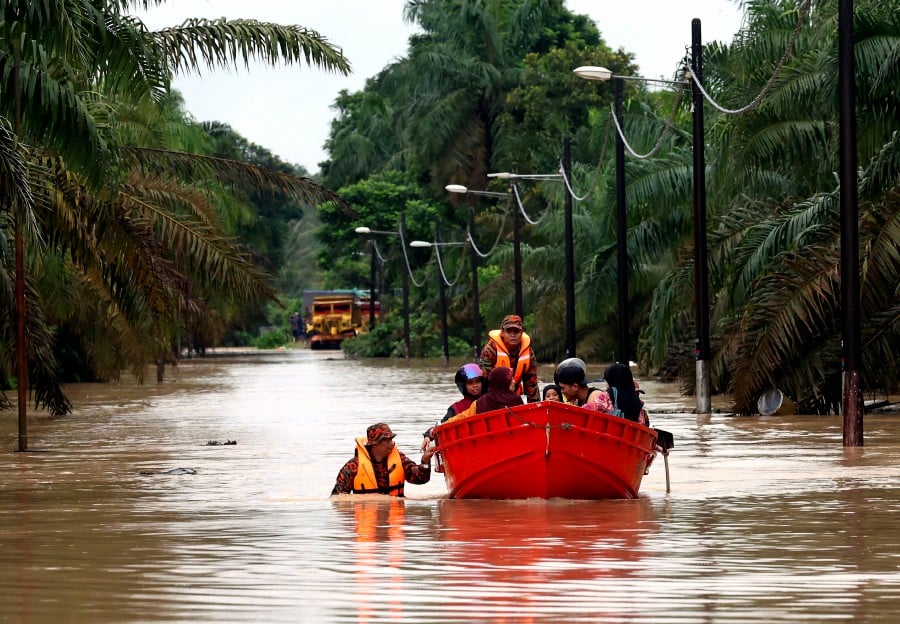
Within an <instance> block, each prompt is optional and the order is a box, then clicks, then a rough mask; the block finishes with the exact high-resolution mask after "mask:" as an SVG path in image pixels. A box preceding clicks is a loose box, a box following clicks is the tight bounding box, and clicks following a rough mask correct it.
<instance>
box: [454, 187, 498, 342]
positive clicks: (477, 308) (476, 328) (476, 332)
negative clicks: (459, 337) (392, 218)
mask: <svg viewBox="0 0 900 624" xmlns="http://www.w3.org/2000/svg"><path fill="white" fill-rule="evenodd" d="M444 189H445V190H447V191H448V192H450V193H458V194H462V195H480V196H483V197H508V194H507V193H496V192H494V191H473V190H469V189H468V188H466V187H465V186H463V185H462V184H448V185H447V186H445V187H444ZM474 230H475V207H474V206H472V205H469V217H468V231H469V233H470V234H469V235H470V236H471V232H473V231H474ZM470 247H471V256H470V258H471V262H472V343H473V347H474V352H475V358H477V357H478V355H479V351H480V349H481V302H480V301H479V299H478V251H477V250H476V249H475V245H474V243H472V242H471V241H470Z"/></svg>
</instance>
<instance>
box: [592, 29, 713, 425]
mask: <svg viewBox="0 0 900 624" xmlns="http://www.w3.org/2000/svg"><path fill="white" fill-rule="evenodd" d="M695 21H696V22H697V25H696V34H695V47H694V50H693V51H694V54H695V58H696V59H698V60H699V58H700V57H699V47H700V46H699V37H700V30H699V28H700V25H699V20H695ZM575 74H576V75H578V76H580V77H581V78H585V79H586V80H601V81H607V80H612V81H613V90H614V91H613V94H614V98H615V101H614V114H615V116H616V122H617V124H618V126H619V127H620V128H621V127H622V91H621V88H622V81H623V80H633V81H636V82H654V83H666V84H684V83H683V81H672V80H659V79H648V78H642V77H640V76H618V75H615V74H613V73H612V71H610V70H608V69H606V68H605V67H593V66H584V67H579V68H577V69H575ZM694 93H695V97H694V100H693V107H692V119H693V126H694V165H693V166H694V172H693V175H694V178H693V179H694V254H695V255H694V270H695V277H694V318H695V320H696V330H697V351H696V355H697V412H698V413H709V411H710V396H709V364H708V363H709V357H710V355H709V353H710V348H709V323H708V320H707V319H708V318H709V291H708V288H707V281H708V278H707V267H706V264H707V260H706V186H705V169H706V167H705V164H704V156H703V99H702V94H700V93H699V90H698V89H697V87H696V85H694ZM698 97H699V100H698ZM698 146H699V150H698ZM624 147H625V141H624V140H623V138H622V136H621V134H620V133H619V132H618V131H617V132H616V205H617V212H616V221H617V227H616V233H617V241H618V245H619V256H618V262H617V267H618V272H619V278H620V281H619V315H620V316H621V317H623V318H622V320H621V321H620V326H619V327H620V335H619V340H620V347H619V350H620V351H622V350H623V346H622V344H623V343H624V352H625V354H626V355H628V350H629V349H628V345H629V343H628V342H627V336H628V334H627V332H628V328H627V323H628V318H627V315H628V304H627V294H628V286H627V281H625V282H624V283H623V282H622V275H623V273H624V274H626V280H627V271H628V255H627V253H628V251H627V248H626V247H625V235H626V233H627V229H626V221H625V219H626V216H627V215H626V209H625V152H624ZM623 301H624V303H623ZM623 359H625V360H626V362H627V358H623Z"/></svg>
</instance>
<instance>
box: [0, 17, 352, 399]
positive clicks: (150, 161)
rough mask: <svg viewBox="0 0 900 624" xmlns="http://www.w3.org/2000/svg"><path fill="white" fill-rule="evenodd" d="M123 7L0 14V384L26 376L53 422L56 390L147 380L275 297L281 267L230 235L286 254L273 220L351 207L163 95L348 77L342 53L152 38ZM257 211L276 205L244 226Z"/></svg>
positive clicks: (281, 33)
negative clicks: (296, 77) (268, 73)
mask: <svg viewBox="0 0 900 624" xmlns="http://www.w3.org/2000/svg"><path fill="white" fill-rule="evenodd" d="M159 3H160V2H153V1H151V0H146V1H145V2H143V4H144V6H148V5H152V4H159ZM130 4H131V3H128V2H121V1H110V0H42V1H41V2H32V1H28V0H10V1H0V77H2V78H0V80H2V81H3V82H2V85H0V189H2V192H0V194H2V197H0V202H2V203H0V308H2V310H3V311H4V313H3V314H0V388H3V387H5V386H7V385H12V383H18V384H19V387H25V384H24V383H23V382H25V380H24V379H17V380H15V381H13V379H14V377H15V376H16V364H17V363H19V362H25V363H26V364H27V369H28V377H29V378H30V384H28V388H29V390H30V391H31V393H32V396H33V398H34V401H35V403H36V404H37V405H39V406H43V407H46V408H48V409H49V410H51V411H53V412H54V413H64V412H65V411H67V410H68V409H69V407H70V406H69V403H68V400H67V399H66V397H65V395H64V394H63V393H62V391H61V386H60V382H61V381H63V380H65V379H108V378H114V377H116V376H118V375H119V373H120V371H121V370H122V369H128V368H130V369H131V370H132V371H133V372H134V373H135V374H136V375H138V376H142V375H143V371H144V367H145V366H146V364H147V362H150V361H156V360H161V359H164V358H166V357H167V356H168V354H169V353H170V351H171V350H172V347H173V345H175V346H177V345H178V344H179V342H180V341H182V340H183V339H184V338H185V336H190V337H191V339H192V340H194V341H195V344H194V346H195V347H196V346H198V345H197V344H196V342H199V343H201V345H202V344H209V343H211V342H212V341H214V340H217V338H218V335H220V334H221V332H222V330H223V328H224V324H225V322H226V319H229V318H232V317H233V316H234V313H235V311H236V310H240V309H241V308H242V307H244V306H251V307H255V306H259V305H260V303H261V302H263V301H266V300H272V299H275V298H276V297H277V295H278V293H277V291H276V290H275V289H274V288H273V285H272V281H271V275H270V272H269V269H270V268H271V267H267V266H265V265H264V264H261V263H260V262H259V260H260V258H261V256H260V254H259V253H257V254H254V253H252V252H251V251H250V249H249V247H247V246H246V245H242V244H241V243H240V242H239V241H238V240H237V239H236V238H235V235H240V236H243V237H245V238H246V239H247V241H248V242H251V243H253V244H254V245H258V246H259V247H258V248H259V249H260V250H262V253H268V254H271V255H272V256H275V257H277V255H278V254H280V253H281V251H280V246H282V241H281V238H280V237H281V236H282V233H281V232H277V233H276V232H275V230H276V229H277V228H275V227H273V226H272V225H271V223H270V222H266V219H267V218H270V217H271V216H272V215H271V214H268V213H273V212H274V213H277V211H279V210H283V209H284V208H285V207H286V206H294V207H292V208H289V209H290V210H294V211H296V207H295V206H297V205H298V203H299V204H310V203H318V202H320V201H325V200H330V201H335V202H339V201H340V200H339V198H338V197H337V196H336V195H334V194H333V193H331V192H329V191H327V190H326V189H325V188H323V187H321V186H318V185H316V184H314V183H313V182H312V181H310V180H309V179H307V178H304V177H299V176H298V175H297V172H295V171H286V170H285V169H284V167H281V166H280V164H279V163H276V162H274V160H273V159H272V157H271V155H269V154H267V153H265V152H264V151H261V150H258V149H251V147H252V146H246V145H239V144H240V141H239V140H237V139H236V138H235V137H230V141H231V145H230V146H229V145H227V141H223V140H222V138H221V137H217V136H213V135H215V133H214V132H205V131H204V129H203V128H202V127H200V126H198V125H197V124H194V123H192V122H190V121H189V120H188V118H187V116H186V115H185V113H184V111H183V110H182V109H181V103H180V101H179V100H178V98H177V96H176V95H174V94H173V93H172V92H171V90H170V84H171V79H172V77H173V76H174V75H175V74H176V73H183V72H197V71H199V70H201V69H213V68H219V67H222V68H233V67H239V66H242V65H246V64H247V63H248V61H250V60H254V59H259V60H263V61H265V62H270V63H274V62H283V63H287V64H312V65H315V66H317V67H320V68H323V69H326V70H329V71H339V72H344V73H346V72H347V71H348V69H349V65H348V63H347V61H346V60H345V59H344V58H343V56H342V55H341V54H340V53H339V52H338V51H337V50H335V49H334V48H333V47H332V46H331V45H330V44H328V42H327V41H326V40H325V39H324V38H323V37H322V36H321V35H319V34H318V33H316V32H314V31H310V30H307V29H304V28H301V27H297V26H282V25H278V24H267V23H262V22H257V21H253V20H235V21H228V20H224V19H222V20H216V21H206V20H187V21H186V22H184V23H183V24H181V25H180V26H176V27H172V28H166V29H162V30H160V31H156V32H152V31H149V30H147V29H146V28H145V26H144V24H143V23H141V21H140V20H138V19H136V18H134V17H132V16H130V15H129V14H128V13H127V10H128V8H129V6H130ZM235 145H237V146H238V147H239V148H240V149H241V150H242V152H243V153H241V154H237V153H230V152H228V149H226V148H233V147H235ZM223 156H224V157H223ZM233 156H241V158H240V161H235V160H228V159H227V158H229V157H233ZM273 165H275V166H276V167H275V168H269V167H272V166H273ZM252 197H255V198H256V199H260V198H262V197H271V198H275V199H272V203H270V204H267V205H266V206H264V209H263V210H261V211H260V212H258V213H257V214H256V215H253V218H252V219H251V218H245V216H246V215H247V213H246V211H245V202H246V200H247V199H248V198H252ZM284 198H289V199H290V200H291V202H284V201H283V199H284ZM274 216H277V217H278V218H281V217H282V216H283V215H278V214H276V215H274ZM13 243H14V244H13ZM13 247H15V248H17V249H19V250H22V251H21V253H18V254H15V253H13V252H12V251H11V250H12V248H13ZM276 261H278V260H277V258H276ZM17 265H18V266H17ZM17 276H18V277H19V278H23V279H24V296H23V297H21V298H22V299H23V300H24V301H25V302H26V303H25V306H26V307H24V308H22V307H21V306H18V305H17V303H16V302H17V300H18V299H19V298H20V296H21V295H22V294H23V293H22V291H21V290H18V289H17V287H16V286H15V282H16V277H17ZM17 291H18V294H17ZM16 319H24V322H25V323H26V329H25V332H24V334H25V336H24V338H25V339H24V340H20V339H19V338H18V337H17V330H16ZM17 347H24V355H23V356H21V357H20V355H19V353H18V349H17ZM2 398H5V397H0V399H2Z"/></svg>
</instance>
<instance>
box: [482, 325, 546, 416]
mask: <svg viewBox="0 0 900 624" xmlns="http://www.w3.org/2000/svg"><path fill="white" fill-rule="evenodd" d="M478 364H479V365H480V366H481V369H482V370H483V371H484V374H485V375H490V374H491V371H492V370H494V368H495V367H497V366H507V367H509V368H511V369H512V371H513V379H515V381H516V392H517V393H518V394H521V395H524V396H525V397H527V398H528V402H529V403H534V402H537V401H540V400H541V394H540V390H539V389H538V368H537V357H536V356H535V354H534V350H533V349H532V348H531V337H530V336H529V335H528V334H526V333H525V329H524V326H523V324H522V317H520V316H518V315H515V314H509V315H507V316H505V317H503V321H502V322H501V323H500V329H493V330H491V331H490V332H488V342H487V344H486V345H485V346H484V349H482V351H481V357H480V358H479V360H478Z"/></svg>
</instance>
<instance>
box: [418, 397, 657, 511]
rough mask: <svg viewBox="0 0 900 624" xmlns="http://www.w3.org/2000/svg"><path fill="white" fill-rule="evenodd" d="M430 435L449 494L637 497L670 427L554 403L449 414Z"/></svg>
mask: <svg viewBox="0 0 900 624" xmlns="http://www.w3.org/2000/svg"><path fill="white" fill-rule="evenodd" d="M434 437H435V439H436V440H437V449H436V452H437V456H438V471H439V472H440V471H443V473H444V478H445V479H446V481H447V490H448V491H449V492H450V498H501V499H502V498H507V499H508V498H517V499H520V498H557V497H559V498H573V499H608V498H637V495H638V489H639V488H640V487H641V480H642V479H643V477H644V472H645V470H646V468H647V466H648V465H649V464H650V462H651V461H652V459H653V457H655V456H656V452H657V444H658V443H659V445H660V448H662V449H663V452H668V449H669V448H670V447H671V446H672V436H671V434H669V433H668V432H664V431H659V430H656V429H651V428H649V427H645V426H643V425H639V424H638V423H636V422H632V421H630V420H626V419H624V418H620V417H618V416H612V415H610V414H604V413H601V412H594V411H590V410H586V409H584V408H580V407H575V406H573V405H568V404H565V403H559V402H556V401H542V402H540V403H529V404H524V405H516V406H514V407H510V408H506V409H502V410H494V411H491V412H485V413H483V414H477V415H475V416H470V417H467V418H460V419H456V420H451V421H448V422H445V423H443V424H440V425H438V426H436V427H435V428H434ZM657 438H659V442H657ZM667 467H668V466H667ZM667 476H668V470H667Z"/></svg>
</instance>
